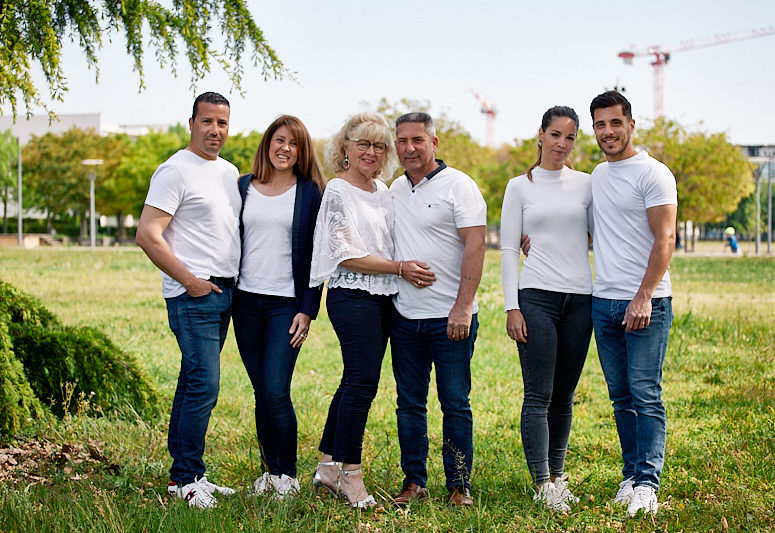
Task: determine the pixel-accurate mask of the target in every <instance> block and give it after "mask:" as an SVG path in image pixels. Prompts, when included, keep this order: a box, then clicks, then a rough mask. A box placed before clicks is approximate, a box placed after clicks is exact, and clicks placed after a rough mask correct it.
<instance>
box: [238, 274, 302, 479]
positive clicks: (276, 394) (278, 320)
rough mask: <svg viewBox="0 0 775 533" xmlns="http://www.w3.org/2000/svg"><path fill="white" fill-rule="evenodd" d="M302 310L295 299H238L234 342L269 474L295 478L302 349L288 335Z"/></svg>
mask: <svg viewBox="0 0 775 533" xmlns="http://www.w3.org/2000/svg"><path fill="white" fill-rule="evenodd" d="M297 312H298V310H297V306H296V299H295V298H286V297H283V296H269V295H265V294H255V293H252V292H246V291H241V290H239V289H237V290H236V291H235V293H234V311H233V313H232V315H233V316H232V319H233V321H234V336H235V337H236V339H237V347H238V348H239V352H240V357H242V363H243V364H244V365H245V370H247V372H248V377H249V378H250V383H251V384H252V385H253V395H254V397H255V401H256V436H257V437H258V443H259V445H260V447H261V456H262V460H263V463H264V468H265V470H266V471H268V472H269V473H270V474H274V475H276V476H280V475H282V474H285V475H287V476H289V477H296V445H297V442H296V441H297V437H296V434H297V422H296V412H295V411H294V409H293V403H292V401H291V379H292V378H293V369H294V367H295V365H296V358H297V356H298V355H299V348H294V347H293V346H291V338H292V337H293V335H291V334H290V333H288V330H289V329H290V327H291V324H292V323H293V318H294V317H295V316H296V314H297Z"/></svg>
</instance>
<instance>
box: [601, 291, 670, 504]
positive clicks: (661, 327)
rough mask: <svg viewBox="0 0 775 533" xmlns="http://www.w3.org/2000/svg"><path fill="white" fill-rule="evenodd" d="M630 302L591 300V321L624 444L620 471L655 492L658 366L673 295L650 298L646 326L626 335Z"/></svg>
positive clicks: (660, 437) (661, 427) (661, 457)
mask: <svg viewBox="0 0 775 533" xmlns="http://www.w3.org/2000/svg"><path fill="white" fill-rule="evenodd" d="M629 303H630V302H629V300H607V299H605V298H592V322H593V323H594V327H595V341H596V342H597V352H598V354H599V356H600V366H602V368H603V373H604V374H605V380H606V383H607V384H608V395H609V397H610V398H611V401H612V402H613V406H614V418H615V420H616V429H617V431H618V432H619V443H620V444H621V446H622V459H623V460H624V467H623V468H622V475H623V476H624V478H625V479H626V478H628V477H632V478H634V480H635V485H636V486H638V485H647V486H649V487H652V488H653V489H654V490H658V489H659V475H660V474H661V472H662V466H663V465H664V462H665V437H666V422H665V407H664V405H663V404H662V364H663V363H664V361H665V352H666V350H667V339H668V335H669V333H670V326H671V325H672V323H673V307H672V298H670V297H666V298H653V299H652V300H651V305H652V309H651V323H650V324H649V325H648V327H646V328H644V329H640V330H633V331H631V332H629V333H625V332H624V326H622V320H623V319H624V312H625V310H626V309H627V306H628V305H629Z"/></svg>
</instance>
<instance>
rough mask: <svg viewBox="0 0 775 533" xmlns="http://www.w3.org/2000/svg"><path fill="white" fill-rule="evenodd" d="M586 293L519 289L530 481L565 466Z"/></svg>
mask: <svg viewBox="0 0 775 533" xmlns="http://www.w3.org/2000/svg"><path fill="white" fill-rule="evenodd" d="M591 302H592V296H591V295H589V294H566V293H561V292H553V291H545V290H540V289H522V290H520V291H519V307H520V311H521V312H522V316H523V317H524V319H525V324H526V326H527V342H526V343H517V349H518V350H519V362H520V364H521V365H522V379H523V382H524V389H525V397H524V401H523V403H522V415H521V420H520V429H521V430H522V447H523V449H524V451H525V458H526V459H527V465H528V468H529V470H530V475H531V477H532V478H533V482H534V483H536V484H537V485H542V484H543V483H545V482H547V481H549V479H550V477H559V476H560V475H562V473H563V470H564V468H565V455H566V453H567V449H568V439H569V437H570V429H571V423H572V420H573V395H574V393H575V392H576V385H577V384H578V382H579V377H580V376H581V371H582V370H583V368H584V362H585V361H586V358H587V350H588V349H589V340H590V338H591V336H592V318H591V315H590V307H591Z"/></svg>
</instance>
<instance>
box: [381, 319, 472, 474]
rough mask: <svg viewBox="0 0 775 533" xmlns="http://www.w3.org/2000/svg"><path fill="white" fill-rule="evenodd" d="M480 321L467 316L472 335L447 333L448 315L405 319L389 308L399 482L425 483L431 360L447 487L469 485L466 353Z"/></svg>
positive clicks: (469, 416) (468, 358)
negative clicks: (456, 338)
mask: <svg viewBox="0 0 775 533" xmlns="http://www.w3.org/2000/svg"><path fill="white" fill-rule="evenodd" d="M478 327H479V322H478V320H477V317H476V315H474V316H473V318H472V320H471V335H470V336H469V337H468V338H467V339H462V340H459V341H452V340H450V339H449V338H447V318H446V317H444V318H427V319H417V320H413V319H408V318H405V317H403V316H402V315H401V314H400V313H399V312H398V311H396V310H395V308H394V309H393V321H392V324H391V327H390V351H391V353H392V355H393V375H394V376H395V378H396V392H397V393H398V400H397V403H398V408H397V409H396V414H397V418H398V442H399V445H400V447H401V469H402V470H403V471H404V487H406V486H407V485H409V483H416V484H418V485H420V486H421V487H425V486H426V484H427V482H428V469H427V466H426V461H427V458H428V419H427V412H428V410H427V404H428V385H429V384H430V380H431V365H435V366H436V388H437V390H438V394H439V403H440V404H441V412H442V414H443V420H442V433H443V443H442V448H441V456H442V460H443V463H444V474H445V476H446V482H447V483H446V484H447V488H448V489H450V488H452V487H458V486H465V487H469V486H470V481H469V477H470V474H471V468H472V466H473V459H474V444H473V425H474V422H473V415H472V414H471V404H470V403H469V401H468V395H469V394H470V393H471V358H472V357H473V354H474V342H475V341H476V332H477V329H478Z"/></svg>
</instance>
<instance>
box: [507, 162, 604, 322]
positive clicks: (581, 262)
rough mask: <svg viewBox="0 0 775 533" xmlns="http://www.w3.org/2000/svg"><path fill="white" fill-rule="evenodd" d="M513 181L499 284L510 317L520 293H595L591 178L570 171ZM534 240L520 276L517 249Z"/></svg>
mask: <svg viewBox="0 0 775 533" xmlns="http://www.w3.org/2000/svg"><path fill="white" fill-rule="evenodd" d="M532 175H533V181H530V180H529V179H528V178H527V176H526V175H522V176H519V177H516V178H512V179H511V180H509V183H508V184H507V185H506V194H505V195H504V197H503V209H502V210H501V255H502V259H501V278H502V279H503V297H504V299H505V301H506V311H508V310H509V309H519V301H518V291H519V289H527V288H529V289H543V290H546V291H555V292H562V293H571V294H591V293H592V271H591V269H590V268H589V252H588V243H589V241H588V237H587V234H588V233H589V234H591V233H592V187H591V184H590V178H589V174H585V173H584V172H578V171H576V170H572V169H570V168H568V167H563V168H562V169H561V170H545V169H543V168H541V167H536V168H534V169H533V172H532ZM522 234H527V235H529V236H530V254H529V255H528V257H527V258H526V259H525V261H524V263H523V265H522V274H521V275H520V272H519V251H520V250H519V243H520V240H521V238H522Z"/></svg>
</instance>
